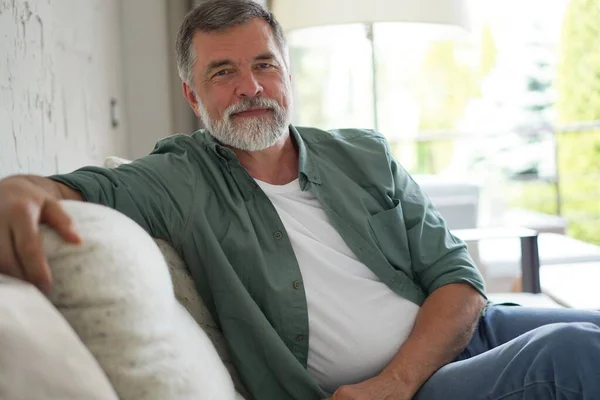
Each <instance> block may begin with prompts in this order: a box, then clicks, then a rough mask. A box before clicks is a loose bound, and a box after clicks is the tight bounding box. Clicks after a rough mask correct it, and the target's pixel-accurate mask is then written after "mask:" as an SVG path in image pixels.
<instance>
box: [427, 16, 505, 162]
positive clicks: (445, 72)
mask: <svg viewBox="0 0 600 400" xmlns="http://www.w3.org/2000/svg"><path fill="white" fill-rule="evenodd" d="M470 46H471V45H470V44H466V43H462V42H460V41H455V40H445V41H439V42H435V43H432V45H431V47H430V48H429V51H428V53H427V54H426V55H425V58H424V60H423V64H422V66H421V71H420V74H419V77H418V79H417V84H416V92H417V97H418V99H419V104H420V107H421V117H420V124H419V130H420V131H431V130H450V129H454V128H455V127H456V124H457V122H459V121H460V120H461V119H462V117H463V116H464V112H465V110H466V108H467V106H468V104H469V102H470V101H471V100H472V99H474V98H477V97H481V84H482V81H483V79H484V78H485V77H486V76H487V75H488V74H489V72H490V71H491V70H492V69H493V68H494V66H495V64H496V54H497V48H496V44H495V42H494V37H493V35H492V32H491V29H490V28H489V26H485V27H484V28H483V29H482V30H481V31H480V40H479V46H478V48H475V49H473V48H472V47H470ZM469 52H475V54H476V55H478V59H477V60H476V62H475V63H473V62H472V61H471V60H469V54H468V53H469ZM465 54H467V56H466V57H465V56H464V55H465ZM461 55H463V56H462V57H461ZM453 146H454V144H453V142H452V141H439V142H437V143H422V144H420V145H419V146H417V154H418V155H417V159H418V167H417V169H418V171H419V172H428V173H432V172H437V170H439V169H441V168H443V167H444V166H446V165H447V164H448V163H449V162H450V161H451V159H452V153H453Z"/></svg>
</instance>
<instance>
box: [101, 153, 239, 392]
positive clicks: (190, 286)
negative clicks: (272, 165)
mask: <svg viewBox="0 0 600 400" xmlns="http://www.w3.org/2000/svg"><path fill="white" fill-rule="evenodd" d="M130 162H131V161H130V160H126V159H124V158H120V157H114V156H112V157H107V158H106V159H105V160H104V166H105V167H106V168H117V167H118V166H119V165H122V164H128V163H130ZM155 242H156V244H157V245H158V248H159V249H160V251H161V252H162V254H163V256H164V258H165V261H166V262H167V265H168V266H169V272H170V273H171V279H172V281H173V289H174V291H175V297H176V298H177V300H179V302H180V303H181V304H182V305H183V306H184V307H185V308H186V310H187V311H188V312H189V313H190V314H191V315H192V317H194V319H195V320H196V322H197V323H198V325H200V327H201V328H202V329H203V330H204V332H205V333H206V334H207V335H208V337H209V338H210V340H211V341H212V343H213V345H214V346H215V348H216V350H217V352H218V353H219V356H220V357H221V360H222V361H223V363H224V364H225V366H226V367H227V370H228V371H229V373H230V374H231V378H232V379H233V383H234V385H235V388H236V390H237V391H239V392H240V393H242V395H244V396H245V397H248V394H247V391H246V389H245V387H244V385H243V384H242V382H241V379H240V377H239V375H238V372H237V370H236V368H235V366H234V365H233V362H231V359H230V357H229V351H228V350H227V344H226V343H225V338H224V337H223V333H222V332H221V330H220V329H219V327H218V326H217V324H216V323H215V321H214V320H213V318H212V316H211V315H210V313H209V312H208V309H207V308H206V306H205V305H204V302H203V301H202V299H201V298H200V296H199V295H198V291H197V290H196V287H195V285H194V280H193V279H192V276H191V275H190V272H189V270H188V268H187V267H186V265H185V263H184V262H183V260H182V259H181V257H179V255H178V254H177V252H176V251H175V249H173V247H172V246H171V245H170V244H169V243H167V242H166V241H164V240H160V239H156V240H155Z"/></svg>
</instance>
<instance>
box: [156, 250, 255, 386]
mask: <svg viewBox="0 0 600 400" xmlns="http://www.w3.org/2000/svg"><path fill="white" fill-rule="evenodd" d="M155 242H156V244H157V245H158V248H159V249H160V251H161V252H162V254H163V256H164V258H165V261H166V262H167V265H168V266H169V272H170V273H171V279H172V280H173V289H174V290H175V297H176V298H177V300H179V302H180V303H181V304H182V305H183V306H184V307H185V309H186V310H187V311H188V312H189V313H190V314H191V315H192V317H193V318H194V319H195V320H196V322H197V323H198V325H200V327H201V328H202V329H203V330H204V332H205V333H206V334H207V335H208V337H209V338H210V340H211V341H212V343H213V345H214V346H215V349H216V350H217V353H219V357H221V361H223V363H224V364H225V367H227V370H228V371H229V373H230V375H231V378H232V379H233V383H234V385H235V388H236V390H238V391H239V392H241V393H242V394H243V395H244V396H246V397H248V395H247V391H246V389H245V387H244V385H243V384H242V382H241V380H240V377H239V375H238V372H237V370H236V368H235V366H234V365H233V362H232V361H231V360H230V357H229V350H228V349H227V344H226V342H225V338H224V337H223V333H222V332H221V330H220V329H219V327H218V326H217V324H216V323H215V321H214V319H213V318H212V316H211V315H210V312H209V311H208V309H207V308H206V306H205V305H204V302H203V301H202V298H201V297H200V296H199V295H198V291H197V290H196V287H195V285H194V280H193V279H192V276H191V275H190V272H189V270H188V268H187V267H186V266H185V263H184V262H183V260H182V259H181V258H180V257H179V255H178V254H177V252H176V251H175V250H174V249H173V247H171V245H170V244H169V243H167V242H166V241H164V240H160V239H157V240H155Z"/></svg>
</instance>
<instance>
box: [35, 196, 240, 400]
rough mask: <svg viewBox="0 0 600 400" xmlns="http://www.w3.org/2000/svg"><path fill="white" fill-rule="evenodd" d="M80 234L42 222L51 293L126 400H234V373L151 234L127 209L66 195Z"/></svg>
mask: <svg viewBox="0 0 600 400" xmlns="http://www.w3.org/2000/svg"><path fill="white" fill-rule="evenodd" d="M62 205H63V207H64V209H65V211H66V212H67V213H68V214H69V215H70V216H71V218H72V219H73V220H74V221H75V225H76V226H77V231H78V233H79V234H80V236H81V237H82V239H83V243H82V244H80V245H73V244H67V243H64V242H63V241H62V239H60V237H59V236H58V235H57V234H56V233H55V232H54V231H52V230H50V229H48V228H46V227H43V229H42V238H43V244H44V251H45V253H46V256H47V258H48V262H49V264H50V266H51V269H52V275H53V280H54V286H53V290H52V293H51V295H50V299H51V301H52V302H53V304H54V305H55V306H56V307H57V308H58V310H59V311H60V312H61V313H62V314H63V316H64V317H65V318H66V320H67V321H68V322H69V324H70V325H71V326H72V327H73V329H74V330H75V331H76V332H77V334H78V335H79V337H80V338H81V340H82V341H83V343H84V344H85V345H86V346H87V347H88V349H89V350H90V351H91V353H92V354H93V355H94V356H95V358H96V359H97V360H98V362H99V364H100V365H101V367H102V368H103V369H104V371H105V373H106V375H107V376H108V378H109V380H110V381H111V383H112V385H113V387H114V388H115V390H116V392H117V394H118V395H119V398H120V399H121V400H129V399H131V400H133V399H135V400H138V399H145V400H155V399H156V400H159V399H160V400H162V399H175V398H176V399H182V400H187V399H190V400H192V399H198V398H210V399H223V400H226V399H227V400H228V399H233V398H235V396H236V393H235V390H234V387H233V383H232V381H231V377H230V375H229V373H228V372H227V370H226V368H225V366H224V365H223V363H222V362H221V360H220V358H219V356H218V354H217V352H216V351H215V349H214V347H213V345H212V343H211V342H210V340H209V339H208V337H207V336H206V334H205V333H204V332H203V331H202V330H201V329H200V327H199V326H198V325H197V324H196V323H195V321H194V320H193V318H192V317H191V316H190V315H189V313H188V312H187V311H186V310H185V309H184V308H183V306H181V304H180V303H179V302H178V301H177V300H176V298H175V295H174V293H173V286H172V282H171V278H170V275H169V271H168V268H167V265H166V263H165V261H164V258H163V256H162V253H161V252H160V250H159V249H158V247H157V246H156V243H155V242H154V240H153V239H152V238H151V237H150V236H149V235H148V234H147V233H146V232H144V230H143V229H142V228H141V227H139V226H138V225H137V224H135V222H133V221H132V220H130V219H129V218H127V217H125V216H124V215H122V214H120V213H118V212H116V211H114V210H112V209H109V208H106V207H103V206H99V205H95V204H89V203H83V202H73V201H65V202H62Z"/></svg>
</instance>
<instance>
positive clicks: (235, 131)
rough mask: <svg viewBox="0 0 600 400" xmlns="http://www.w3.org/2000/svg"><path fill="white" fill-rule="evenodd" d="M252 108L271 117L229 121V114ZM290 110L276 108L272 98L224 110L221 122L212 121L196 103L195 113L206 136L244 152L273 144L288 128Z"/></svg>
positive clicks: (250, 100) (247, 101) (240, 104)
mask: <svg viewBox="0 0 600 400" xmlns="http://www.w3.org/2000/svg"><path fill="white" fill-rule="evenodd" d="M255 107H260V108H268V109H270V110H271V113H272V115H264V116H260V117H244V118H240V121H236V122H234V121H233V120H232V118H231V117H232V115H233V114H236V113H239V112H242V111H246V110H248V109H250V108H255ZM290 108H291V107H288V108H284V107H282V106H280V105H279V103H277V102H276V101H275V100H273V99H269V98H266V97H253V98H248V99H245V100H243V101H241V102H240V103H238V104H233V105H231V106H229V107H227V109H226V110H225V112H224V114H223V119H221V120H213V119H212V118H211V117H210V115H209V114H208V111H207V110H206V109H205V108H204V106H203V105H202V103H200V102H198V113H199V114H200V118H201V119H202V122H203V123H204V125H205V126H206V128H207V129H208V131H209V133H210V134H211V135H212V136H213V137H214V138H215V139H217V140H218V141H219V142H221V143H222V144H224V145H227V146H231V147H233V148H236V149H239V150H244V151H259V150H264V149H266V148H268V147H271V146H273V145H274V144H275V143H277V141H278V140H279V139H281V138H282V137H283V136H284V135H285V134H286V133H287V131H288V129H289V124H290V121H291V112H290Z"/></svg>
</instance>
